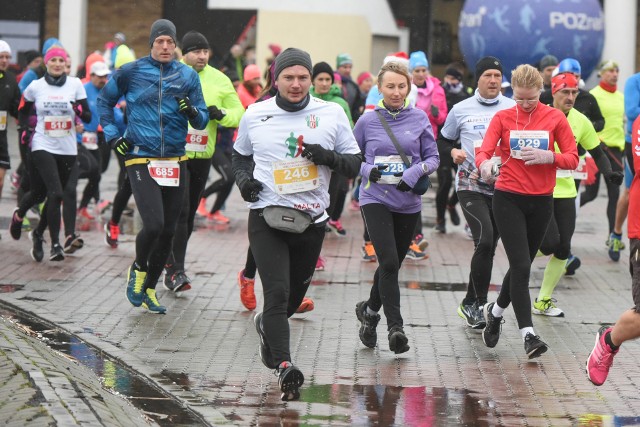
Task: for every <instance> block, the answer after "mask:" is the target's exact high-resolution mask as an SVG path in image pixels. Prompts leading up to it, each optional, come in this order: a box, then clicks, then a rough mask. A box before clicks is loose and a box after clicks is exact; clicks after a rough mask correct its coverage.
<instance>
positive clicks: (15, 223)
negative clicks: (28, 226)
mask: <svg viewBox="0 0 640 427" xmlns="http://www.w3.org/2000/svg"><path fill="white" fill-rule="evenodd" d="M23 220H24V218H23V219H18V208H15V209H14V210H13V215H11V225H10V226H9V233H11V237H13V240H20V235H21V234H22V221H23Z"/></svg>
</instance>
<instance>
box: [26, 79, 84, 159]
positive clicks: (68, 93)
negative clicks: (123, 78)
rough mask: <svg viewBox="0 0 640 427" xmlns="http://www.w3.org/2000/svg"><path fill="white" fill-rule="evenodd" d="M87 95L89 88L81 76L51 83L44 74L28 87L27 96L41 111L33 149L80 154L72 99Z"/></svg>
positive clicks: (37, 111) (54, 152)
mask: <svg viewBox="0 0 640 427" xmlns="http://www.w3.org/2000/svg"><path fill="white" fill-rule="evenodd" d="M86 98H87V92H86V91H85V90H84V86H83V85H82V82H80V79H78V78H77V77H67V81H66V82H65V83H64V85H62V86H53V85H50V84H48V83H47V82H46V81H45V79H44V77H42V78H40V79H38V80H36V81H34V82H31V84H29V86H28V87H27V88H26V89H25V91H24V99H25V100H26V101H29V102H34V103H35V107H36V113H37V115H38V123H37V125H36V129H35V133H34V135H33V140H32V142H31V151H36V150H45V151H47V152H49V153H53V154H62V155H77V154H78V142H77V140H76V126H75V118H76V114H75V112H74V111H73V108H72V106H71V102H75V101H77V100H80V99H86Z"/></svg>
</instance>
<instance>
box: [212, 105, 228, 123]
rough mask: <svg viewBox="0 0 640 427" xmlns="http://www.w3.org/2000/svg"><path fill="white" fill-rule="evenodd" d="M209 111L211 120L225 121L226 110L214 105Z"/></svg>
mask: <svg viewBox="0 0 640 427" xmlns="http://www.w3.org/2000/svg"><path fill="white" fill-rule="evenodd" d="M207 111H209V120H217V121H220V120H222V119H224V116H226V115H227V113H225V112H224V110H221V109H219V108H218V107H216V106H215V105H212V106H211V107H207Z"/></svg>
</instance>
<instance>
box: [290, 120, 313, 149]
mask: <svg viewBox="0 0 640 427" xmlns="http://www.w3.org/2000/svg"><path fill="white" fill-rule="evenodd" d="M307 122H308V120H307ZM303 142H304V136H303V135H300V136H299V137H297V138H296V137H295V136H293V132H291V133H290V134H289V138H287V139H286V140H285V144H287V149H288V150H289V152H288V153H287V154H286V156H285V157H291V158H295V157H298V156H300V154H302V150H303V147H302V143H303Z"/></svg>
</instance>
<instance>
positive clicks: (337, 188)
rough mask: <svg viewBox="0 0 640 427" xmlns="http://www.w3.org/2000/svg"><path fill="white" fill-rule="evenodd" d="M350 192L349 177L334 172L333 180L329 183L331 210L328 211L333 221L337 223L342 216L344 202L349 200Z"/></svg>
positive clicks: (332, 174)
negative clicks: (348, 194)
mask: <svg viewBox="0 0 640 427" xmlns="http://www.w3.org/2000/svg"><path fill="white" fill-rule="evenodd" d="M348 192H349V180H348V179H347V177H346V176H344V175H340V174H338V173H335V172H332V173H331V180H330V181H329V208H328V209H327V213H328V214H329V216H330V217H331V220H333V221H337V220H339V219H340V217H341V216H342V211H343V210H344V202H345V201H346V200H347V193H348Z"/></svg>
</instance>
